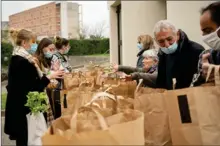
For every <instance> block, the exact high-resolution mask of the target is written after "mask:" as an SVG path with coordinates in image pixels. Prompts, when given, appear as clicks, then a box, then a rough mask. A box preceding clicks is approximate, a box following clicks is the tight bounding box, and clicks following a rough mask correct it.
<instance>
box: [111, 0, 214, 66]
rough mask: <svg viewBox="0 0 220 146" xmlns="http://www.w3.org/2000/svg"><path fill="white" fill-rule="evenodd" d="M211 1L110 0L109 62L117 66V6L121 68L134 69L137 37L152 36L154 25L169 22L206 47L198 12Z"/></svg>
mask: <svg viewBox="0 0 220 146" xmlns="http://www.w3.org/2000/svg"><path fill="white" fill-rule="evenodd" d="M212 2H213V1H121V2H120V1H119V0H117V1H109V2H108V7H109V13H110V61H111V62H115V63H118V32H117V30H118V26H117V14H116V6H117V5H118V4H120V3H121V21H122V28H121V33H122V57H121V60H122V63H121V64H122V65H129V66H136V61H137V57H136V54H137V52H138V49H137V46H136V45H137V36H138V35H140V34H150V35H153V27H154V25H155V23H156V22H157V21H159V20H162V19H168V20H170V21H172V22H173V23H174V24H176V26H177V27H178V28H180V29H182V30H183V31H185V32H186V34H187V35H188V37H189V38H190V39H191V40H193V41H195V42H198V43H200V44H202V45H203V46H205V47H207V46H206V45H205V44H204V43H203V42H202V40H201V30H200V23H199V19H200V10H201V8H202V7H205V6H207V5H208V4H210V3H212Z"/></svg>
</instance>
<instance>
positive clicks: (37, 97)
mask: <svg viewBox="0 0 220 146" xmlns="http://www.w3.org/2000/svg"><path fill="white" fill-rule="evenodd" d="M27 98H28V100H27V103H26V104H25V106H27V107H29V108H30V110H31V113H32V114H37V113H39V112H46V111H47V110H48V108H49V106H48V100H47V94H46V93H45V92H41V93H39V92H29V93H28V95H27Z"/></svg>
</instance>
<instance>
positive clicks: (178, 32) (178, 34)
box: [177, 30, 180, 42]
mask: <svg viewBox="0 0 220 146" xmlns="http://www.w3.org/2000/svg"><path fill="white" fill-rule="evenodd" d="M179 39H180V31H179V30H178V31H177V42H178V41H179Z"/></svg>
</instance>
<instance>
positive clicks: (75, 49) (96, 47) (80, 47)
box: [1, 38, 109, 66]
mask: <svg viewBox="0 0 220 146" xmlns="http://www.w3.org/2000/svg"><path fill="white" fill-rule="evenodd" d="M1 46H2V48H1V50H2V52H1V53H2V56H1V61H2V65H3V66H8V64H9V61H10V59H11V56H12V51H13V46H12V44H11V43H7V42H3V41H2V42H1ZM70 46H71V49H70V51H69V55H93V54H103V53H105V52H107V51H108V50H109V39H108V38H104V39H93V40H92V39H84V40H70ZM5 57H7V58H8V60H7V61H5V60H4V58H5Z"/></svg>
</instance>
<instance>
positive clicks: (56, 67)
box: [52, 60, 60, 71]
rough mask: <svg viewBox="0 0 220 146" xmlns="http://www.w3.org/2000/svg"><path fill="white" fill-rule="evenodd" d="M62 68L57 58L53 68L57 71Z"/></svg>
mask: <svg viewBox="0 0 220 146" xmlns="http://www.w3.org/2000/svg"><path fill="white" fill-rule="evenodd" d="M59 69H60V61H59V60H56V61H54V62H53V63H52V70H54V71H57V70H59Z"/></svg>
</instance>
